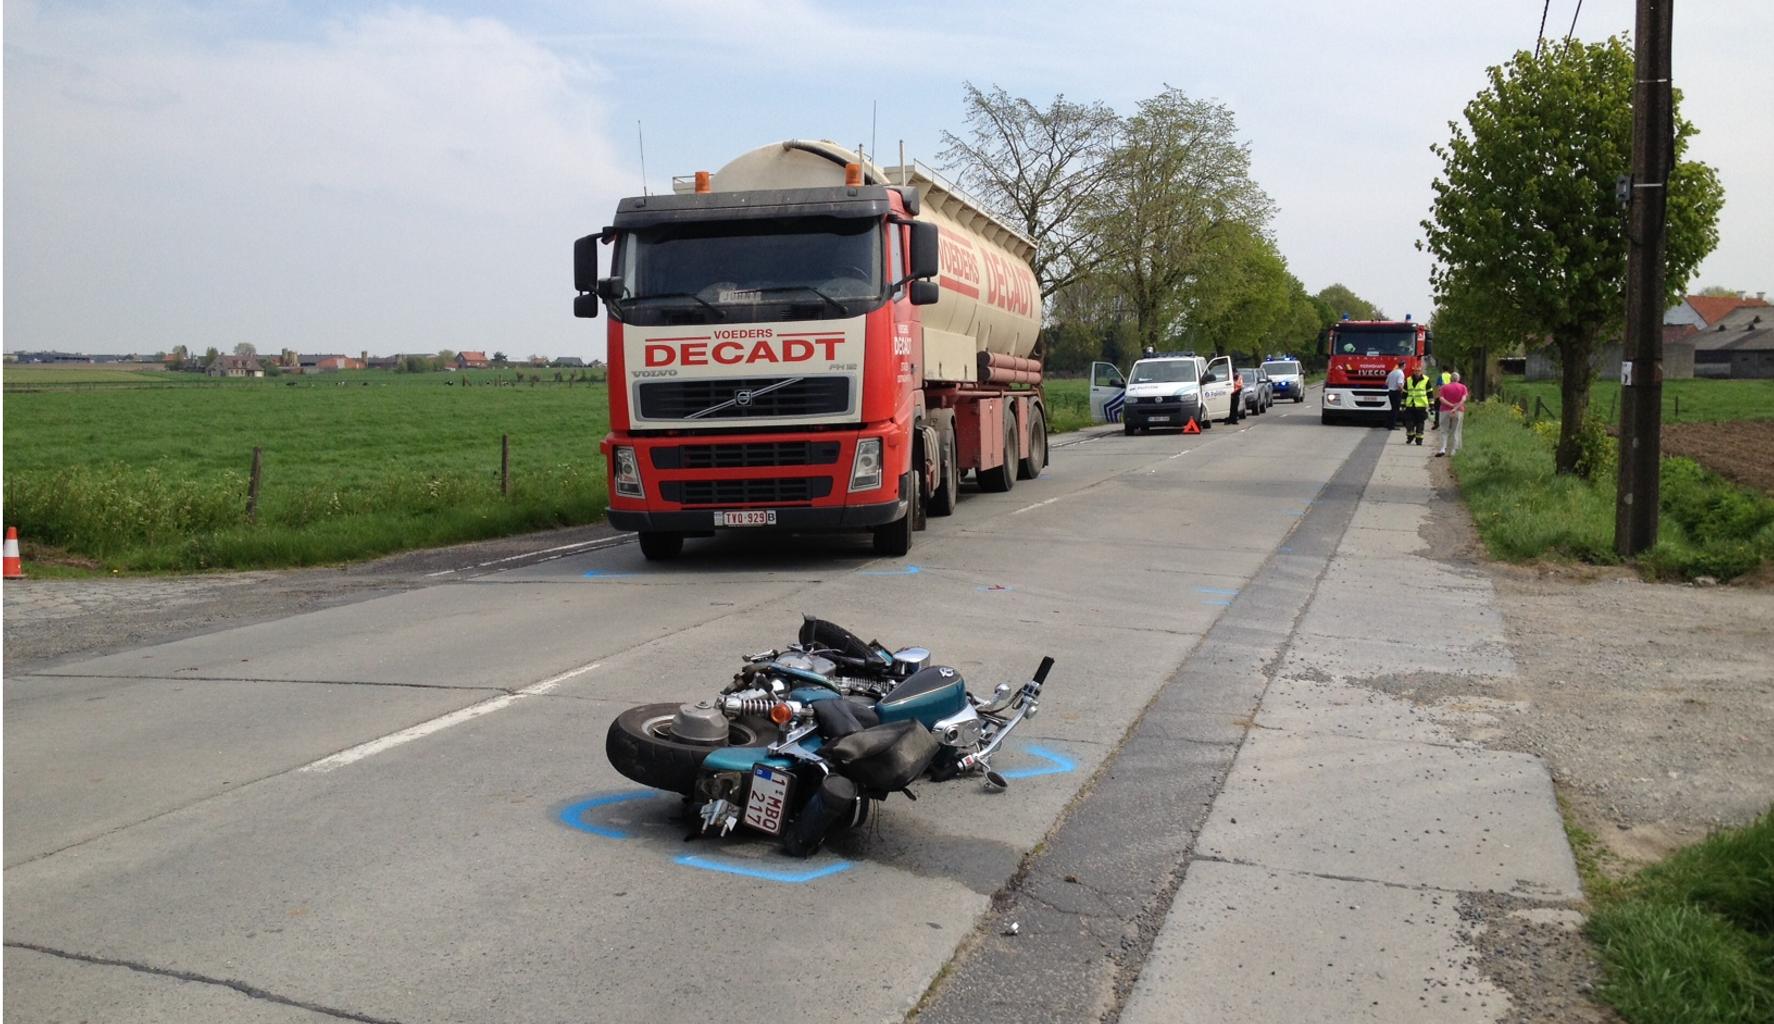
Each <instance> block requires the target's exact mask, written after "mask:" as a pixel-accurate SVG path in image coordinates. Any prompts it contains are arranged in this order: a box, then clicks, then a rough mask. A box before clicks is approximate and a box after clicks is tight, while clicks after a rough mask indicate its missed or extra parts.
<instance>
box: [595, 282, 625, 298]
mask: <svg viewBox="0 0 1774 1024" xmlns="http://www.w3.org/2000/svg"><path fill="white" fill-rule="evenodd" d="M621 294H622V279H621V278H619V277H600V278H598V282H597V297H598V298H600V299H603V300H604V301H605V302H615V301H616V298H617V296H619V295H621Z"/></svg>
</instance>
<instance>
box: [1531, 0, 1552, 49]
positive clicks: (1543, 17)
mask: <svg viewBox="0 0 1774 1024" xmlns="http://www.w3.org/2000/svg"><path fill="white" fill-rule="evenodd" d="M1551 10H1552V0H1546V3H1545V4H1543V5H1542V6H1541V7H1540V34H1539V35H1537V36H1535V37H1534V56H1536V57H1538V56H1540V44H1541V43H1542V42H1544V41H1545V39H1546V14H1547V12H1549V11H1551Z"/></svg>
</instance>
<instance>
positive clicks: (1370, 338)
mask: <svg viewBox="0 0 1774 1024" xmlns="http://www.w3.org/2000/svg"><path fill="white" fill-rule="evenodd" d="M1331 352H1332V354H1333V355H1339V356H1370V355H1371V356H1414V355H1416V354H1417V332H1416V331H1414V330H1412V329H1410V328H1408V327H1407V328H1396V329H1392V330H1386V329H1381V330H1373V331H1358V330H1351V329H1344V330H1340V331H1338V332H1337V341H1336V344H1335V345H1334V346H1333V347H1332V349H1331Z"/></svg>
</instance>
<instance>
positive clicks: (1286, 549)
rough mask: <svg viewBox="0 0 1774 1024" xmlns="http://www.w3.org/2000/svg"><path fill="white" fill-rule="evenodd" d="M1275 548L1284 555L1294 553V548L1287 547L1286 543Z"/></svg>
mask: <svg viewBox="0 0 1774 1024" xmlns="http://www.w3.org/2000/svg"><path fill="white" fill-rule="evenodd" d="M1276 550H1278V551H1280V552H1281V553H1282V554H1284V555H1291V554H1293V553H1294V549H1293V548H1291V547H1289V546H1288V545H1286V544H1283V545H1282V546H1281V547H1279V548H1277V549H1276Z"/></svg>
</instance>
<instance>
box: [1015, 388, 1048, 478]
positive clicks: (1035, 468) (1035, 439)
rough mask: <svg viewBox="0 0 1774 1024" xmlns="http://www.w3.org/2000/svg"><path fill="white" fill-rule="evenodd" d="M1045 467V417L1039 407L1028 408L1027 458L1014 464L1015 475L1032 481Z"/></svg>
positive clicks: (1031, 406)
mask: <svg viewBox="0 0 1774 1024" xmlns="http://www.w3.org/2000/svg"><path fill="white" fill-rule="evenodd" d="M1046 465H1047V417H1046V415H1044V414H1043V413H1042V412H1041V407H1040V406H1037V405H1033V404H1031V405H1030V406H1029V457H1028V458H1026V459H1020V460H1018V461H1017V464H1016V475H1017V476H1019V477H1022V478H1023V479H1024V480H1033V479H1035V478H1036V477H1038V476H1040V475H1041V469H1042V467H1044V466H1046Z"/></svg>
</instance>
